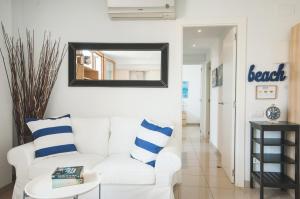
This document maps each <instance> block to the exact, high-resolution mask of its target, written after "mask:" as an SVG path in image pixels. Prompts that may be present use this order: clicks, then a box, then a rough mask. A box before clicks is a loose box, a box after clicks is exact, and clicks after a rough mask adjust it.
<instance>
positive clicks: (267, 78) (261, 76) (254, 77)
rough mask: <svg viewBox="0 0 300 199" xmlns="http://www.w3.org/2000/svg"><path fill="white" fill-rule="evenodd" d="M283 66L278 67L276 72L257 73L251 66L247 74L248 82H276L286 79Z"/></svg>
mask: <svg viewBox="0 0 300 199" xmlns="http://www.w3.org/2000/svg"><path fill="white" fill-rule="evenodd" d="M284 66H285V65H284V64H280V65H279V66H278V69H277V71H276V70H275V71H264V72H262V71H257V72H255V71H254V69H255V65H251V66H250V68H249V72H248V82H253V81H255V82H277V81H284V80H285V79H286V75H285V71H284V70H283V69H284Z"/></svg>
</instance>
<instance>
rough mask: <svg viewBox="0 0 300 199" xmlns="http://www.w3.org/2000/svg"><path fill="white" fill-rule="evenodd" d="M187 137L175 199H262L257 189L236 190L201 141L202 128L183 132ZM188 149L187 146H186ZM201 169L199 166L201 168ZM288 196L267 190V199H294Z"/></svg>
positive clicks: (212, 150)
mask: <svg viewBox="0 0 300 199" xmlns="http://www.w3.org/2000/svg"><path fill="white" fill-rule="evenodd" d="M183 134H184V136H185V142H184V143H183V144H184V148H185V151H186V152H184V153H183V154H182V157H183V169H182V171H181V174H182V182H183V184H182V185H181V186H179V189H178V190H177V195H176V199H196V198H197V199H205V198H208V199H227V198H228V199H259V190H258V189H241V188H236V187H235V186H234V185H233V184H231V182H230V181H229V179H228V178H227V176H226V174H225V172H224V169H223V168H218V166H221V158H220V156H219V154H218V153H217V151H216V149H215V148H214V147H213V146H211V145H210V144H209V141H207V140H204V139H203V138H201V139H200V133H199V127H197V126H192V127H187V128H184V129H183ZM185 145H186V146H185ZM199 165H200V166H199ZM291 198H292V197H291V196H289V194H287V193H286V192H282V191H280V190H278V189H265V199H291Z"/></svg>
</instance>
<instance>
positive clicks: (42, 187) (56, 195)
mask: <svg viewBox="0 0 300 199" xmlns="http://www.w3.org/2000/svg"><path fill="white" fill-rule="evenodd" d="M83 175H84V180H85V181H84V183H83V184H78V185H73V186H67V187H61V188H57V189H53V188H52V180H51V175H49V174H48V175H42V176H39V177H36V178H34V179H33V180H31V181H30V182H28V183H27V184H26V186H25V189H24V194H23V199H25V198H27V197H31V198H39V199H46V198H47V199H60V198H74V199H78V196H79V195H82V194H85V193H87V192H89V191H91V190H93V189H95V188H96V187H98V188H99V199H101V184H100V182H101V179H100V176H99V175H98V173H96V172H90V173H84V174H83Z"/></svg>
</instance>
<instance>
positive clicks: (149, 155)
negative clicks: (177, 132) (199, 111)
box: [130, 119, 173, 167]
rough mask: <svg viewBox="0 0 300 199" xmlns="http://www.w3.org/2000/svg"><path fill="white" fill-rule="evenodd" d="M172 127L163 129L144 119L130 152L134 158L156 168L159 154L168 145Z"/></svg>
mask: <svg viewBox="0 0 300 199" xmlns="http://www.w3.org/2000/svg"><path fill="white" fill-rule="evenodd" d="M172 133H173V128H172V127H161V126H160V125H157V124H154V123H153V122H149V121H147V120H146V119H144V120H143V121H142V123H141V126H140V129H139V132H138V134H137V137H136V139H135V142H134V146H133V149H132V150H131V152H130V155H131V157H132V158H134V159H136V160H139V161H141V162H143V163H145V164H148V165H150V166H152V167H155V163H156V158H157V155H158V153H159V152H160V151H161V150H162V149H163V148H164V147H165V146H166V145H167V143H168V141H169V139H170V137H171V135H172Z"/></svg>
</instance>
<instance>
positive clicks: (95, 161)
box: [7, 117, 181, 199]
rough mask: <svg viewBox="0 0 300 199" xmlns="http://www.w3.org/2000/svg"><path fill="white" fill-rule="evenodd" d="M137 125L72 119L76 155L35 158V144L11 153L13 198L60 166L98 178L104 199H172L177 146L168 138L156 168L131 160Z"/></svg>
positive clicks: (178, 162) (91, 194)
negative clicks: (81, 168) (77, 168)
mask: <svg viewBox="0 0 300 199" xmlns="http://www.w3.org/2000/svg"><path fill="white" fill-rule="evenodd" d="M141 121H142V119H140V118H125V117H124V118H121V117H113V118H72V126H73V131H74V137H75V144H76V147H77V149H78V151H79V152H78V153H73V154H68V155H60V156H55V157H49V158H46V159H35V158H34V145H33V143H27V144H24V145H21V146H18V147H15V148H13V149H11V150H10V151H9V152H8V155H7V158H8V162H9V163H10V164H11V165H13V166H14V167H15V169H16V176H17V179H16V183H15V187H14V193H13V198H14V199H19V198H21V196H22V192H23V190H24V186H25V185H26V183H27V182H28V181H30V180H31V179H33V178H34V177H37V176H39V175H41V174H46V173H51V172H53V171H54V170H55V168H56V167H58V166H79V165H83V166H84V167H85V169H88V170H95V171H97V172H99V173H100V174H101V179H102V183H101V184H102V187H101V197H102V199H142V198H143V199H173V198H174V194H173V186H174V184H176V183H177V182H178V171H179V169H180V168H181V157H180V154H181V152H180V145H179V142H177V140H176V139H175V138H173V137H172V139H171V140H170V142H169V144H168V145H167V147H165V148H164V149H163V150H162V151H161V152H160V153H159V155H158V158H157V162H156V166H155V168H153V167H151V166H149V165H146V164H143V163H141V162H139V161H137V160H134V159H132V158H130V154H129V151H130V148H131V146H132V145H133V144H134V140H135V137H136V134H137V131H138V126H139V125H140V123H141ZM174 134H176V132H175V131H174V132H173V136H174ZM97 193H98V190H93V191H91V192H89V193H87V194H85V195H82V196H80V197H79V198H86V199H96V198H98V197H97V196H98V195H97Z"/></svg>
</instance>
